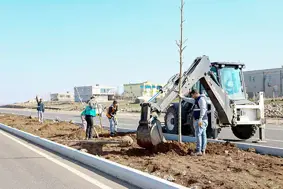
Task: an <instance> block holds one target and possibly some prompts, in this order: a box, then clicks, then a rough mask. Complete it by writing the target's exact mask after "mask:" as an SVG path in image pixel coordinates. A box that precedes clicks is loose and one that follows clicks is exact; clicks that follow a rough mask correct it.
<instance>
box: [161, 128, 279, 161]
mask: <svg viewBox="0 0 283 189" xmlns="http://www.w3.org/2000/svg"><path fill="white" fill-rule="evenodd" d="M164 136H165V138H166V139H167V140H178V135H173V134H164ZM182 139H183V142H195V141H196V139H195V137H189V136H183V137H182ZM208 142H218V143H225V142H227V141H224V140H214V139H208ZM231 143H233V144H235V145H236V146H237V147H238V148H240V149H242V150H247V149H249V148H254V149H255V150H256V152H257V153H259V154H265V155H273V156H279V157H283V148H277V147H270V146H262V145H256V144H246V143H240V142H231Z"/></svg>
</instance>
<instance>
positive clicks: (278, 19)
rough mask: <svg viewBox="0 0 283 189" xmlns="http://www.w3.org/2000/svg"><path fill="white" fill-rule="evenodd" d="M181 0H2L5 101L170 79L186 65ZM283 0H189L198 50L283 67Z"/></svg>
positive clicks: (250, 64)
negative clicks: (180, 48)
mask: <svg viewBox="0 0 283 189" xmlns="http://www.w3.org/2000/svg"><path fill="white" fill-rule="evenodd" d="M179 3H180V2H179V0H139V1H138V0H89V1H87V0H80V1H75V0H59V1H58V0H41V1H40V0H21V1H20V0H7V1H4V0H0V31H1V33H0V34H1V35H0V73H1V75H0V76H1V83H0V87H1V92H0V103H10V102H16V101H25V100H28V99H30V98H33V97H34V96H35V94H39V95H41V96H47V95H48V94H49V93H50V92H64V91H67V90H70V91H72V89H73V87H74V86H76V85H92V84H96V83H100V84H105V85H112V86H117V85H122V84H123V83H128V82H140V81H145V80H150V81H153V82H158V83H164V82H166V81H167V80H168V79H169V77H170V76H171V75H173V74H175V73H177V72H178V69H179V67H178V63H177V60H178V52H177V47H176V45H175V40H176V39H178V38H179V27H178V26H179V16H180V14H179V9H178V7H179ZM282 7H283V1H281V0H186V5H185V10H184V11H185V19H186V22H185V26H184V35H185V38H188V41H187V48H186V50H185V53H184V58H185V59H184V60H185V63H184V68H188V67H189V65H190V63H191V62H192V61H193V59H194V58H195V57H196V56H200V55H204V54H205V55H208V56H209V57H210V59H211V60H212V61H218V60H219V61H220V60H222V61H241V62H244V63H245V64H246V67H247V70H252V69H263V68H273V67H281V65H283V58H282V55H281V51H282V44H283V36H282V34H283V23H282V21H283V12H282Z"/></svg>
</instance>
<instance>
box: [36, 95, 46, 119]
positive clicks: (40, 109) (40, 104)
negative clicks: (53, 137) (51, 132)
mask: <svg viewBox="0 0 283 189" xmlns="http://www.w3.org/2000/svg"><path fill="white" fill-rule="evenodd" d="M35 99H36V102H37V116H38V121H39V122H40V123H43V114H44V111H45V107H44V104H43V102H42V98H40V99H38V96H36V98H35Z"/></svg>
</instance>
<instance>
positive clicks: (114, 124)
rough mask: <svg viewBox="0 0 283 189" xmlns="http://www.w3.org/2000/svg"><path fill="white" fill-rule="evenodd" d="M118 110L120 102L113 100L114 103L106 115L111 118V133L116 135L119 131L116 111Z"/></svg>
mask: <svg viewBox="0 0 283 189" xmlns="http://www.w3.org/2000/svg"><path fill="white" fill-rule="evenodd" d="M117 111H118V102H117V101H116V100H114V101H113V104H112V105H111V106H110V107H109V108H108V110H107V113H106V116H107V117H108V119H109V123H110V135H111V136H115V134H116V133H117V125H118V122H117V118H116V113H117Z"/></svg>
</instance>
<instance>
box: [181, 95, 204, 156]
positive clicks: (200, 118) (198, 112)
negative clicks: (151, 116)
mask: <svg viewBox="0 0 283 189" xmlns="http://www.w3.org/2000/svg"><path fill="white" fill-rule="evenodd" d="M190 95H191V97H192V98H187V97H184V96H181V98H182V99H183V100H185V101H187V102H189V103H191V104H193V105H194V109H193V118H194V119H193V124H194V128H195V136H196V143H197V145H196V151H195V152H194V153H192V155H197V156H201V155H204V154H205V149H206V144H207V136H206V128H207V126H208V117H207V102H206V96H205V95H201V94H199V92H198V91H197V90H192V91H191V92H190Z"/></svg>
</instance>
